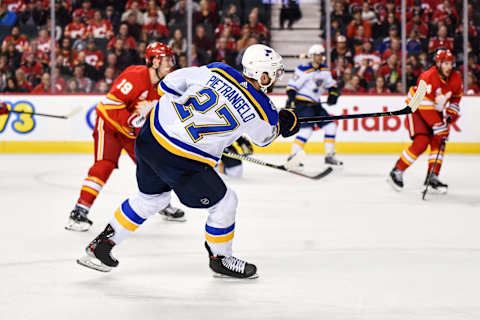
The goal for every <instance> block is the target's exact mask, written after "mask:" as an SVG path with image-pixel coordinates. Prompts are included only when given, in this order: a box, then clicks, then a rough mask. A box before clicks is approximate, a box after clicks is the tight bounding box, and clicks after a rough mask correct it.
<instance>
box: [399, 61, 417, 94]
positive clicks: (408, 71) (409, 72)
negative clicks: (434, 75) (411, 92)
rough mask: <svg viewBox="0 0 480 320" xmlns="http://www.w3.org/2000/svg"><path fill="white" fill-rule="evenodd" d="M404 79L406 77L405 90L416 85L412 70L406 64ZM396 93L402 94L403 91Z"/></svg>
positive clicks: (409, 64)
mask: <svg viewBox="0 0 480 320" xmlns="http://www.w3.org/2000/svg"><path fill="white" fill-rule="evenodd" d="M405 77H406V84H407V88H410V87H412V86H415V85H416V84H417V77H416V76H415V74H414V69H413V66H412V64H411V63H407V64H406V66H405ZM397 90H398V88H397ZM398 92H403V91H398Z"/></svg>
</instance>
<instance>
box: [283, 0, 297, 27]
mask: <svg viewBox="0 0 480 320" xmlns="http://www.w3.org/2000/svg"><path fill="white" fill-rule="evenodd" d="M301 18H302V11H300V6H299V5H298V3H297V0H282V8H281V9H280V29H284V28H285V22H287V21H288V23H287V28H288V29H292V25H293V23H294V22H296V21H298V20H300V19H301Z"/></svg>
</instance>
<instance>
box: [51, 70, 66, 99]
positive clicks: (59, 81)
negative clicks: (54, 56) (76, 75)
mask: <svg viewBox="0 0 480 320" xmlns="http://www.w3.org/2000/svg"><path fill="white" fill-rule="evenodd" d="M53 77H54V79H55V92H56V93H60V92H65V89H66V88H67V82H66V81H65V79H64V78H63V77H62V76H61V74H60V68H58V67H55V69H53Z"/></svg>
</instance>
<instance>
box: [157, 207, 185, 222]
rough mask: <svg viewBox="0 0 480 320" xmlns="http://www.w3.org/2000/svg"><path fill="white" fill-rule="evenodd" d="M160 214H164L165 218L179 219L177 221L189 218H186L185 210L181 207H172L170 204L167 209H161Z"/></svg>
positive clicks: (169, 219) (170, 219)
mask: <svg viewBox="0 0 480 320" xmlns="http://www.w3.org/2000/svg"><path fill="white" fill-rule="evenodd" d="M158 214H161V215H163V216H164V218H165V220H168V221H177V222H185V221H187V219H185V212H184V211H183V210H182V209H180V208H175V207H172V206H171V205H170V204H168V206H167V207H166V208H165V209H163V210H161V211H159V212H158Z"/></svg>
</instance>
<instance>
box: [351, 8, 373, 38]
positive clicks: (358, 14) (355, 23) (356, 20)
mask: <svg viewBox="0 0 480 320" xmlns="http://www.w3.org/2000/svg"><path fill="white" fill-rule="evenodd" d="M359 26H363V28H364V29H365V33H364V36H365V37H366V38H370V37H371V36H372V29H371V26H370V23H368V22H366V21H363V20H362V11H361V8H357V9H355V10H354V12H353V20H352V21H351V22H350V23H349V24H348V27H347V38H353V37H354V36H355V33H356V32H357V29H358V27H359Z"/></svg>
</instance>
